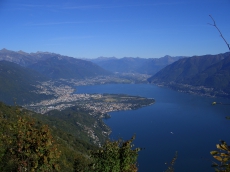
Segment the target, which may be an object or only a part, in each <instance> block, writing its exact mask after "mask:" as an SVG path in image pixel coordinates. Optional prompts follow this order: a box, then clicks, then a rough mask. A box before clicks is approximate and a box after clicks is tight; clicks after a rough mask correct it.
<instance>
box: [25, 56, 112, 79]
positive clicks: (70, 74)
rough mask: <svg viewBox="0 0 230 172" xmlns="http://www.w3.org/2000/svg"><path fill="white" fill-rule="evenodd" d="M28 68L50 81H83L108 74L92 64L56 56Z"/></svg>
mask: <svg viewBox="0 0 230 172" xmlns="http://www.w3.org/2000/svg"><path fill="white" fill-rule="evenodd" d="M28 67H29V68H31V69H33V70H36V71H37V72H40V73H42V74H43V75H45V76H47V77H50V78H52V79H60V78H65V79H72V78H73V79H84V78H87V77H96V76H99V75H109V74H110V72H108V71H106V70H104V69H102V68H101V67H99V66H97V65H96V64H94V63H92V62H89V61H86V60H80V59H75V58H72V57H67V56H56V55H55V56H53V57H50V58H48V59H47V60H43V61H39V62H37V63H35V64H32V65H30V66H28Z"/></svg>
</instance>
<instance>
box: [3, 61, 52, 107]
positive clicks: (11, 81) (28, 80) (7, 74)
mask: <svg viewBox="0 0 230 172" xmlns="http://www.w3.org/2000/svg"><path fill="white" fill-rule="evenodd" d="M45 80H47V78H46V77H44V76H43V75H41V74H40V73H38V72H36V71H33V70H31V69H28V68H25V67H22V66H20V65H17V64H15V63H12V62H8V61H0V101H4V102H5V103H7V104H13V103H14V99H15V101H16V102H17V104H24V103H28V102H31V101H39V100H41V99H43V98H49V97H48V96H47V95H38V94H36V93H35V92H34V91H35V90H36V88H35V87H34V85H37V84H38V83H37V81H45Z"/></svg>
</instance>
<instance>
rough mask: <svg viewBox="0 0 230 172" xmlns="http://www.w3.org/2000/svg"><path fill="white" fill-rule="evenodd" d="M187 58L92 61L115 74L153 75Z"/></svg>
mask: <svg viewBox="0 0 230 172" xmlns="http://www.w3.org/2000/svg"><path fill="white" fill-rule="evenodd" d="M181 58H185V56H177V57H171V56H169V55H166V56H164V57H161V58H148V59H146V58H139V57H136V58H134V57H124V58H121V59H118V58H115V57H99V58H96V59H90V61H91V62H93V63H96V64H97V65H99V66H100V67H102V68H104V69H106V70H108V71H111V72H115V73H139V74H148V75H153V74H155V73H157V72H158V71H159V70H161V69H163V68H164V67H165V66H167V65H169V64H172V63H173V62H175V61H177V60H179V59H181Z"/></svg>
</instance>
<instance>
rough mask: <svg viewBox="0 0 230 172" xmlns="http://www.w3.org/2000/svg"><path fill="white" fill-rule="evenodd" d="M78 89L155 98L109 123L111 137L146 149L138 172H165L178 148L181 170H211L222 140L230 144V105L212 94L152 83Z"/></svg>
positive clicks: (114, 116)
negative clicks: (213, 104) (219, 103)
mask: <svg viewBox="0 0 230 172" xmlns="http://www.w3.org/2000/svg"><path fill="white" fill-rule="evenodd" d="M76 93H119V94H120V93H124V94H129V95H138V96H143V97H148V98H154V99H155V100H156V102H155V104H153V105H151V106H147V107H143V108H140V109H137V110H132V111H119V112H111V113H110V115H111V118H110V119H108V120H105V123H106V124H107V125H108V126H109V127H110V128H111V129H112V134H111V135H110V138H111V139H114V140H116V139H118V138H123V139H124V140H127V139H130V138H131V137H132V136H133V135H134V134H136V139H135V141H134V144H135V146H136V147H141V148H145V149H144V150H142V151H141V152H140V153H139V157H138V164H139V167H138V168H139V170H138V171H139V172H158V171H159V172H162V171H165V170H166V169H167V167H168V166H167V164H166V163H170V161H171V160H172V158H173V157H174V155H175V152H176V151H177V152H178V158H177V160H176V164H175V166H174V168H175V171H176V172H190V171H191V172H206V171H207V172H208V171H214V169H213V168H212V167H211V164H212V161H214V158H213V157H212V156H211V155H210V151H212V150H216V144H217V143H219V140H224V141H226V142H227V143H229V144H230V138H229V131H230V120H226V119H225V116H230V106H226V105H215V106H212V105H211V104H212V102H213V101H216V102H223V103H230V100H228V99H222V98H209V97H202V96H199V95H191V94H186V93H181V92H177V91H174V90H171V89H168V88H165V87H158V86H155V85H151V84H110V85H93V86H92V85H91V86H78V87H77V91H76Z"/></svg>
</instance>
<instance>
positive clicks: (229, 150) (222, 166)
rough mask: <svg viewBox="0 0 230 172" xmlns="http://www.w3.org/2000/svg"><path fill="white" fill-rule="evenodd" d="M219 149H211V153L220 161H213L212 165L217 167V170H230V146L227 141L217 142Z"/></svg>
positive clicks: (227, 171)
mask: <svg viewBox="0 0 230 172" xmlns="http://www.w3.org/2000/svg"><path fill="white" fill-rule="evenodd" d="M216 147H217V149H218V150H217V151H211V152H210V153H211V155H212V156H213V158H215V159H216V160H217V161H218V163H216V162H213V164H212V166H213V167H215V171H217V172H230V146H228V145H227V143H226V142H225V141H221V143H220V144H216Z"/></svg>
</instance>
